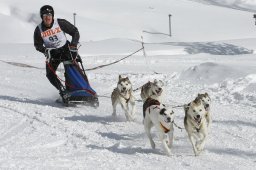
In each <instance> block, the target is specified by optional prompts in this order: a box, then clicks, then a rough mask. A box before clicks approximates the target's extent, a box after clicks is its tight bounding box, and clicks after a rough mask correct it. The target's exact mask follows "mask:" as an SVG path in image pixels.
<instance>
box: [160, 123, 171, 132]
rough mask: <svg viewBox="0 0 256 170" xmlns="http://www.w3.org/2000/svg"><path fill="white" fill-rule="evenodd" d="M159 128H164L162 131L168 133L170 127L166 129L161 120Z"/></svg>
mask: <svg viewBox="0 0 256 170" xmlns="http://www.w3.org/2000/svg"><path fill="white" fill-rule="evenodd" d="M160 126H161V128H162V129H163V130H164V133H168V132H169V131H170V129H167V128H166V127H165V126H164V125H163V124H162V123H161V122H160Z"/></svg>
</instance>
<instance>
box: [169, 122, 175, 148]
mask: <svg viewBox="0 0 256 170" xmlns="http://www.w3.org/2000/svg"><path fill="white" fill-rule="evenodd" d="M173 133H174V129H173V125H172V126H171V128H170V131H169V132H168V138H169V142H168V146H169V148H172V145H173Z"/></svg>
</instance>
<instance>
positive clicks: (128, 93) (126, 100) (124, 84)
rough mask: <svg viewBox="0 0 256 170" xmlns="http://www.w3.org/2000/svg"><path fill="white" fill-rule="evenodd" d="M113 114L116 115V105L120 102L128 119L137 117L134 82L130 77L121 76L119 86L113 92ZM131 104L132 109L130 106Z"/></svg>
mask: <svg viewBox="0 0 256 170" xmlns="http://www.w3.org/2000/svg"><path fill="white" fill-rule="evenodd" d="M111 100H112V106H113V114H112V116H114V117H116V106H117V104H120V105H121V107H122V108H123V110H124V112H125V117H126V119H127V120H128V121H132V120H134V119H135V117H134V115H135V97H134V95H133V91H132V84H131V82H130V80H129V79H128V77H125V78H122V77H121V76H119V81H118V84H117V87H116V88H115V89H114V90H113V92H112V94H111ZM129 105H130V106H131V109H130V108H129Z"/></svg>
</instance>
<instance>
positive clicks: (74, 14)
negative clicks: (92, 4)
mask: <svg viewBox="0 0 256 170" xmlns="http://www.w3.org/2000/svg"><path fill="white" fill-rule="evenodd" d="M73 16H74V26H76V13H73Z"/></svg>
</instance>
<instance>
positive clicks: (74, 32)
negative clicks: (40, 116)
mask: <svg viewBox="0 0 256 170" xmlns="http://www.w3.org/2000/svg"><path fill="white" fill-rule="evenodd" d="M58 23H59V25H60V28H61V29H62V30H63V31H64V32H65V33H67V34H69V35H70V36H72V40H71V46H77V44H78V42H79V38H80V34H79V31H78V29H77V28H76V27H75V26H74V25H73V24H71V23H70V22H68V21H67V20H65V19H58Z"/></svg>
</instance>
